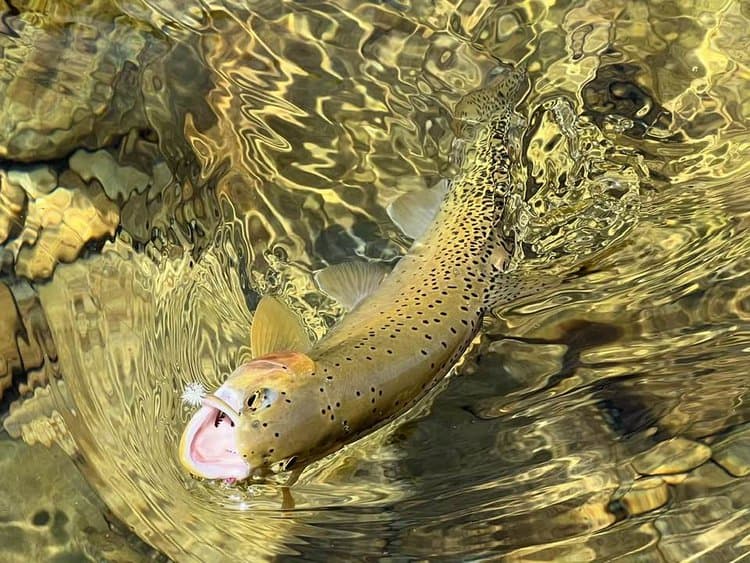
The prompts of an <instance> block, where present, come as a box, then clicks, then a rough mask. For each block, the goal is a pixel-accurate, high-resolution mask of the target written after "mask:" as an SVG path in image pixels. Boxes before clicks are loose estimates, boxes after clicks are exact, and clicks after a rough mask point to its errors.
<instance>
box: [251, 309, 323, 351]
mask: <svg viewBox="0 0 750 563" xmlns="http://www.w3.org/2000/svg"><path fill="white" fill-rule="evenodd" d="M250 346H251V347H252V352H253V356H254V357H256V358H259V357H261V356H265V355H266V354H272V353H274V352H307V351H308V350H309V349H310V338H309V337H308V336H307V331H306V330H305V328H304V327H303V326H302V323H301V322H300V320H299V318H298V317H297V315H295V314H294V313H292V312H291V311H290V310H289V309H288V308H287V307H286V305H284V304H283V303H281V302H280V301H279V300H278V299H276V298H275V297H271V296H269V295H266V296H265V297H263V298H262V299H261V300H260V303H258V308H257V309H256V310H255V315H254V316H253V325H252V328H251V329H250Z"/></svg>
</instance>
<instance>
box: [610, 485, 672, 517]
mask: <svg viewBox="0 0 750 563" xmlns="http://www.w3.org/2000/svg"><path fill="white" fill-rule="evenodd" d="M668 500H669V487H668V486H667V483H666V482H665V481H664V479H662V478H661V477H647V478H646V479H639V480H637V481H636V482H635V483H633V486H632V487H630V490H629V491H628V492H626V493H625V494H624V495H623V496H622V498H620V502H621V503H622V505H623V506H624V507H625V510H626V511H627V512H628V514H629V515H630V516H637V515H639V514H643V513H645V512H650V511H652V510H656V509H657V508H660V507H662V506H664V505H665V504H666V503H667V501H668Z"/></svg>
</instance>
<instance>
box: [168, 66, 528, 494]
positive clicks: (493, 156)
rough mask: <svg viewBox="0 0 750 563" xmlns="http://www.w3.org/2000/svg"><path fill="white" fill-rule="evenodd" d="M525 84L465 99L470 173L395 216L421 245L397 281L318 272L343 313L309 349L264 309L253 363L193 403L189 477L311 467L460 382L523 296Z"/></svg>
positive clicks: (363, 272) (186, 449) (350, 270)
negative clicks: (489, 330)
mask: <svg viewBox="0 0 750 563" xmlns="http://www.w3.org/2000/svg"><path fill="white" fill-rule="evenodd" d="M528 86H529V84H528V80H527V77H526V74H525V72H524V71H523V70H521V69H508V68H505V67H502V68H501V67H498V69H497V70H496V71H495V72H492V73H490V75H489V76H488V78H487V80H486V82H485V86H484V87H482V88H479V89H477V90H474V91H472V92H470V93H468V94H467V95H465V96H464V97H463V98H462V99H461V100H459V102H458V103H457V105H456V107H455V108H454V112H453V113H454V116H453V130H454V132H455V134H456V138H457V139H460V142H461V143H462V144H463V146H464V149H463V151H462V158H461V162H460V169H459V172H458V173H457V174H456V176H455V177H454V178H453V179H452V181H451V182H443V183H442V184H441V185H439V186H437V187H433V188H429V189H428V188H424V189H421V190H419V191H412V192H407V193H406V194H405V195H403V196H401V197H400V198H399V199H397V200H395V201H394V202H393V203H392V204H391V206H389V208H388V213H389V215H390V216H391V218H392V219H393V221H394V222H395V223H396V224H397V225H398V226H400V227H401V228H402V230H403V231H404V233H405V234H406V235H408V236H410V237H411V238H412V239H414V242H413V243H412V245H411V247H410V248H409V250H408V251H407V252H406V253H405V254H404V256H402V257H401V258H400V260H399V261H398V262H397V264H396V265H395V267H393V269H392V270H390V271H389V269H388V268H387V267H385V266H384V265H383V264H378V263H376V262H366V261H354V262H344V263H342V264H336V265H332V266H329V267H327V268H325V269H323V270H321V271H319V272H317V273H316V274H315V281H316V283H317V285H318V287H319V288H320V289H321V291H323V292H324V293H326V294H327V295H329V296H331V297H333V298H335V299H337V300H338V301H339V303H340V304H341V305H342V307H344V308H345V310H346V312H345V313H344V314H343V316H342V317H341V318H340V319H339V320H338V322H337V323H336V324H334V326H333V327H332V328H331V329H330V330H329V331H328V333H327V334H325V335H324V336H323V337H322V338H321V339H319V340H318V341H317V342H315V343H311V342H310V339H309V337H308V335H307V332H306V330H305V329H304V327H303V326H302V324H301V323H300V321H299V319H298V318H297V317H296V316H295V315H294V314H293V313H292V312H291V311H289V309H288V308H287V307H286V306H285V305H283V304H282V303H281V301H279V300H278V299H277V298H275V297H273V296H264V297H263V298H262V299H261V300H260V302H259V305H258V307H257V309H256V311H255V314H254V317H253V322H252V326H251V334H250V340H251V349H252V354H253V357H254V359H253V360H251V361H249V362H247V363H245V364H242V365H240V366H239V367H237V369H236V370H235V371H234V372H233V373H232V374H230V375H229V377H228V378H227V379H226V380H225V382H224V383H223V384H222V385H221V386H220V387H219V388H218V389H216V391H214V392H213V393H212V394H206V393H200V394H199V395H198V396H196V393H195V392H194V390H193V391H191V392H190V393H188V396H189V397H191V400H197V401H199V402H200V408H199V410H198V411H197V412H195V414H194V415H193V416H192V417H191V418H190V420H189V421H188V423H187V425H186V426H185V429H184V431H183V433H182V436H181V439H180V444H179V459H180V461H181V463H182V465H183V467H184V468H185V470H186V471H187V472H189V473H190V474H192V475H194V476H196V477H201V478H205V479H222V480H227V481H241V480H244V479H247V478H250V477H259V478H262V477H264V476H267V475H269V474H275V473H280V472H285V471H290V470H293V469H294V468H304V467H306V466H308V465H309V464H310V463H312V462H314V461H317V460H319V459H321V458H323V457H325V456H327V455H329V454H331V453H333V452H334V451H336V450H338V449H340V448H341V447H343V446H344V445H346V444H348V443H351V442H353V441H355V440H357V439H359V438H361V437H363V436H364V435H366V434H368V433H370V432H372V431H374V430H375V429H377V428H379V427H381V426H382V425H383V424H385V423H387V422H388V421H391V420H393V419H394V418H395V417H398V416H399V415H401V414H403V413H404V412H406V411H407V410H409V409H410V408H411V407H413V406H414V405H415V404H416V403H417V402H418V401H419V400H420V399H421V398H422V397H424V396H425V394H426V393H427V392H428V391H429V390H430V389H431V388H432V387H433V386H434V385H435V384H436V383H437V382H438V381H439V380H440V379H441V378H442V377H444V376H445V375H446V374H447V373H448V372H449V371H450V369H451V368H452V366H453V365H454V364H455V363H456V362H457V360H458V359H459V358H460V357H461V356H462V354H463V353H464V352H465V350H466V349H467V347H468V346H469V345H470V343H471V342H472V340H473V339H474V337H475V336H476V334H477V332H478V331H479V329H480V327H481V320H482V317H483V315H484V314H485V313H486V311H487V310H488V308H489V307H491V306H492V305H493V304H496V303H497V302H499V301H509V300H512V299H513V297H514V295H515V294H516V292H517V288H515V287H514V286H513V284H511V283H509V282H507V281H506V280H505V278H504V277H503V267H504V265H505V264H507V260H508V258H509V252H510V250H509V248H508V247H507V246H508V245H507V244H506V242H507V241H505V240H503V238H502V236H501V235H500V232H501V229H500V224H501V221H502V214H503V209H504V204H505V200H506V198H507V196H508V194H509V192H510V190H511V187H512V186H511V168H510V167H511V151H512V142H511V139H510V137H511V132H512V131H513V130H514V129H513V128H514V127H516V128H517V127H518V124H519V123H522V122H523V117H522V116H520V114H519V113H518V112H517V107H518V105H519V104H520V101H521V100H522V98H523V97H524V96H525V94H526V92H527V91H528ZM516 130H517V129H516Z"/></svg>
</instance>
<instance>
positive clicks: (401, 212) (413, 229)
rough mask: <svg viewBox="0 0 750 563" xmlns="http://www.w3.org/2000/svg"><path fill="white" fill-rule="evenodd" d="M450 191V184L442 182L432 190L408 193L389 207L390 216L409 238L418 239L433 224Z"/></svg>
mask: <svg viewBox="0 0 750 563" xmlns="http://www.w3.org/2000/svg"><path fill="white" fill-rule="evenodd" d="M447 191H448V182H447V181H442V182H440V183H439V184H437V185H436V186H433V187H432V188H430V189H428V190H427V189H423V190H415V191H411V192H407V193H405V194H404V195H402V196H400V197H398V198H397V199H396V200H395V201H393V203H391V204H390V205H389V206H388V216H389V217H390V218H391V221H393V222H394V223H395V224H396V225H397V226H398V228H399V229H401V231H402V232H403V233H404V234H405V235H406V236H408V237H410V238H413V239H418V238H419V237H421V236H422V235H423V234H424V233H425V232H426V231H427V229H428V228H429V227H430V225H431V224H432V222H433V221H434V219H435V215H437V212H438V210H439V209H440V204H441V203H442V201H443V198H444V197H445V194H446V192H447Z"/></svg>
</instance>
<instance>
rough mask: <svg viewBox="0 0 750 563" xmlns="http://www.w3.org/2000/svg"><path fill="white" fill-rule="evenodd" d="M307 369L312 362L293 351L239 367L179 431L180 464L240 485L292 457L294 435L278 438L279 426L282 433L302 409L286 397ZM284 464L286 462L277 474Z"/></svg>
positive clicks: (295, 387)
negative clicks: (180, 431) (180, 436)
mask: <svg viewBox="0 0 750 563" xmlns="http://www.w3.org/2000/svg"><path fill="white" fill-rule="evenodd" d="M313 370H314V363H313V361H312V360H311V359H310V358H309V357H308V356H306V355H305V354H302V353H297V352H290V353H278V354H269V355H266V356H263V357H261V358H258V359H255V360H252V361H250V362H248V363H246V364H243V365H241V366H239V367H238V368H237V369H236V370H235V371H234V372H233V373H232V374H231V375H230V376H229V377H228V378H227V380H226V381H225V382H224V384H223V385H221V386H220V387H219V388H218V389H217V390H216V391H214V393H213V394H211V395H206V396H205V397H203V399H202V406H201V408H200V409H199V410H198V411H197V412H196V413H195V414H194V415H193V416H192V418H191V419H190V421H189V422H188V424H187V426H186V427H185V430H184V431H183V434H182V438H181V440H180V447H179V455H180V461H181V463H182V465H183V466H184V467H185V469H187V470H188V471H189V472H190V473H192V474H193V475H196V476H199V477H203V478H206V479H228V480H238V481H240V480H243V479H247V478H248V477H250V476H251V475H262V474H264V473H268V472H270V471H271V470H270V468H271V465H272V464H274V463H276V462H280V461H282V460H284V459H285V458H292V457H293V456H294V454H295V447H296V440H295V439H293V438H294V436H296V434H294V433H291V436H284V438H282V437H281V435H280V431H281V429H282V427H283V428H284V433H285V434H287V432H286V428H287V427H288V424H289V421H290V420H293V419H295V417H296V418H299V417H300V416H304V413H305V411H306V409H305V408H302V409H299V408H298V407H297V406H296V405H294V404H293V403H292V399H291V396H293V395H296V393H295V392H294V391H295V389H297V388H299V387H300V385H302V384H303V382H305V381H306V379H305V376H309V375H310V374H311V373H313ZM307 379H310V378H309V377H307ZM289 438H292V439H289ZM290 465H291V463H290V462H289V460H287V463H286V466H284V464H282V466H281V467H280V469H282V470H283V469H287V468H288V466H290Z"/></svg>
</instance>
